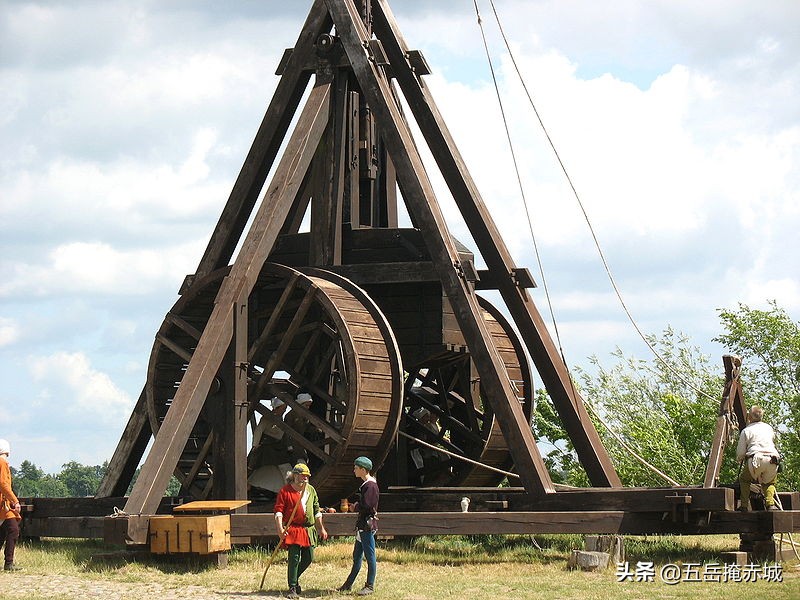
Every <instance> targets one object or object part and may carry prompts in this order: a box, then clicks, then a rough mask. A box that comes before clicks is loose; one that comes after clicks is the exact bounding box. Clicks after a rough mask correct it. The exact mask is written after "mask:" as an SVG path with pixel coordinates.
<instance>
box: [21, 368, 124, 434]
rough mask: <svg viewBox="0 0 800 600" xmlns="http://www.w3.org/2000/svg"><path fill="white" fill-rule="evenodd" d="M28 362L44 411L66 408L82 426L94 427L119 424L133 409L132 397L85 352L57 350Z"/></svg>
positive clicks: (59, 410) (39, 401)
mask: <svg viewBox="0 0 800 600" xmlns="http://www.w3.org/2000/svg"><path fill="white" fill-rule="evenodd" d="M28 362H29V365H30V367H29V369H30V372H31V375H32V376H33V379H34V382H35V383H36V385H37V386H38V387H39V393H38V397H39V400H38V402H37V403H39V404H40V406H41V408H42V410H43V411H45V413H44V414H47V412H49V411H54V410H55V411H58V412H59V413H60V414H61V410H62V409H66V412H67V414H69V415H71V417H72V419H76V418H78V419H80V424H81V425H83V426H86V425H89V426H90V425H91V424H92V423H95V424H97V425H101V424H108V423H116V422H118V421H119V420H120V418H123V417H125V416H126V415H127V414H128V413H129V411H130V410H131V409H132V408H133V401H132V400H131V397H130V396H129V395H128V394H127V393H125V392H124V391H122V390H120V389H119V388H118V387H117V386H116V385H115V384H114V382H113V381H112V379H111V378H110V377H109V376H108V375H107V374H106V373H102V372H100V371H97V370H95V369H94V368H93V367H92V365H91V362H90V360H89V358H88V357H87V356H86V355H85V354H83V353H80V352H56V353H54V354H51V355H48V356H32V357H30V358H29V361H28ZM72 424H73V426H74V425H75V424H77V422H73V423H72ZM64 425H67V424H66V423H64Z"/></svg>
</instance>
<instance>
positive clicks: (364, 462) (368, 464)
mask: <svg viewBox="0 0 800 600" xmlns="http://www.w3.org/2000/svg"><path fill="white" fill-rule="evenodd" d="M353 464H354V465H355V466H357V467H361V468H363V469H366V470H367V471H372V461H371V460H370V459H368V458H367V457H366V456H359V457H358V458H357V459H355V460H354V461H353Z"/></svg>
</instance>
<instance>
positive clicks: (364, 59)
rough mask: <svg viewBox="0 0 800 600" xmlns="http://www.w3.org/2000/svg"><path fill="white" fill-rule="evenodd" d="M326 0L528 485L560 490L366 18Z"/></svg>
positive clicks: (341, 1) (341, 0) (342, 1)
mask: <svg viewBox="0 0 800 600" xmlns="http://www.w3.org/2000/svg"><path fill="white" fill-rule="evenodd" d="M326 4H327V6H328V10H329V11H330V13H331V16H332V18H333V21H334V24H335V26H336V31H337V33H338V34H339V36H340V38H341V40H342V43H343V44H344V47H345V51H346V52H347V56H348V57H349V58H350V62H351V64H352V66H353V70H354V73H355V76H356V79H357V80H358V82H359V85H360V86H361V89H362V92H363V93H364V95H365V97H366V99H367V102H368V104H369V106H370V109H371V111H372V113H373V114H374V115H375V121H376V124H377V126H378V127H379V129H380V134H381V135H382V137H383V139H384V140H385V142H386V147H387V150H388V151H389V154H390V156H391V157H392V160H393V162H394V165H395V168H396V169H397V178H398V181H399V182H400V187H401V191H402V194H403V198H405V200H406V204H407V206H408V209H409V213H412V214H414V215H415V217H416V222H417V223H418V224H419V227H420V229H421V230H422V233H423V236H424V238H425V242H426V245H427V247H428V249H429V250H430V253H431V257H432V260H433V263H434V265H435V267H436V270H437V273H438V274H439V277H440V279H441V282H442V289H443V292H444V293H445V295H447V297H448V298H449V299H450V303H451V304H452V306H453V311H454V313H455V317H456V319H457V320H458V323H459V326H460V328H461V331H462V332H463V334H464V337H465V339H466V340H467V344H468V346H469V348H470V352H471V354H472V356H473V360H474V361H475V364H476V366H477V368H478V372H479V374H480V376H481V383H482V385H483V387H484V390H485V392H486V396H487V398H488V399H489V401H490V402H491V403H492V407H493V408H494V411H495V414H496V415H497V416H498V419H499V420H500V425H501V429H502V431H503V434H504V436H505V438H506V442H507V444H508V446H509V448H510V449H511V453H512V456H513V458H514V461H515V464H516V466H517V470H518V472H519V473H520V476H521V478H522V481H523V484H524V485H525V487H526V489H528V490H529V491H530V492H531V493H536V494H540V495H541V494H545V493H551V492H554V491H555V490H554V488H553V484H552V481H551V480H550V475H549V473H548V472H547V468H546V466H545V464H544V461H543V460H542V457H541V455H540V454H539V450H538V449H537V447H536V440H535V439H534V437H533V433H532V432H531V428H530V425H529V424H528V422H527V420H526V419H525V416H524V414H523V412H522V408H521V407H520V405H519V402H518V400H517V399H516V396H515V395H514V391H513V389H512V388H511V384H510V382H509V381H508V380H507V378H506V377H505V368H504V366H503V363H502V361H501V359H500V357H499V355H498V353H497V351H496V349H495V348H494V343H493V341H492V339H491V336H490V335H489V333H488V331H487V329H486V325H485V323H484V321H483V315H482V313H481V311H480V308H479V306H478V301H477V297H476V296H475V294H474V292H473V291H472V290H471V289H470V287H469V284H468V282H467V281H466V279H465V278H464V274H463V270H462V269H461V263H460V260H459V254H458V251H457V249H456V247H455V245H454V243H453V240H452V238H451V236H450V232H449V231H448V228H447V224H446V222H445V219H444V216H443V215H442V213H441V209H440V207H439V205H438V202H437V201H436V197H435V195H434V192H433V188H432V187H431V184H430V181H429V180H428V178H427V176H426V174H425V168H424V165H423V164H422V160H421V158H420V156H419V154H418V153H417V151H416V148H415V146H414V142H413V138H412V136H411V132H410V131H409V130H408V128H407V127H406V124H405V122H404V121H403V119H402V116H401V115H400V113H399V111H398V108H397V105H396V103H395V101H394V99H393V98H392V94H391V90H390V88H389V84H388V82H387V81H386V80H385V79H383V78H382V77H381V76H380V75H379V73H378V72H377V70H376V69H377V67H376V66H375V65H374V64H373V63H372V62H370V60H369V57H368V56H367V54H366V52H365V49H364V43H365V42H368V41H369V36H368V34H367V32H366V30H365V29H364V26H363V23H361V21H360V19H358V14H357V13H356V11H355V8H354V7H353V6H352V4H351V3H350V2H348V1H347V0H326Z"/></svg>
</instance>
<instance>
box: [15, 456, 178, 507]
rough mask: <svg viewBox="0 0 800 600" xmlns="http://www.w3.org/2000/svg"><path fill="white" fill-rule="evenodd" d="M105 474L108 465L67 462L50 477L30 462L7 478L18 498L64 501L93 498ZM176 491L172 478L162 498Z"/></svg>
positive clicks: (173, 478)
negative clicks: (65, 499) (72, 498)
mask: <svg viewBox="0 0 800 600" xmlns="http://www.w3.org/2000/svg"><path fill="white" fill-rule="evenodd" d="M107 470H108V462H104V463H103V464H102V465H92V466H89V465H82V464H81V463H79V462H75V461H70V462H68V463H66V464H64V465H62V467H61V471H60V472H59V473H57V474H55V475H52V474H49V473H45V472H44V471H43V470H42V469H40V468H39V467H37V466H36V465H35V464H33V463H32V462H30V461H28V460H23V461H22V464H20V466H19V468H18V469H15V468H14V467H11V476H12V479H13V481H12V483H13V486H14V491H15V493H16V494H17V496H19V497H21V498H68V497H81V496H94V495H95V494H96V493H97V489H98V488H99V487H100V483H101V482H102V481H103V477H104V476H105V474H106V471H107ZM140 470H141V469H136V472H135V473H134V474H133V479H132V480H131V484H130V486H128V492H127V493H130V491H131V488H132V487H133V484H134V483H135V482H136V479H137V477H138V476H139V471H140ZM180 489H181V484H180V482H179V481H178V480H177V479H176V478H175V477H174V476H173V477H171V478H170V480H169V484H167V489H166V491H165V493H164V495H165V496H177V495H179V493H180Z"/></svg>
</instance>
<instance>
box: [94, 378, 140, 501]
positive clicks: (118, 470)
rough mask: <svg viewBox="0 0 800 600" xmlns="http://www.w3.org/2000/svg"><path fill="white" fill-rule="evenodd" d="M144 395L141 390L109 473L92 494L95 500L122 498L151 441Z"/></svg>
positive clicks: (107, 472)
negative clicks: (110, 497) (111, 497)
mask: <svg viewBox="0 0 800 600" xmlns="http://www.w3.org/2000/svg"><path fill="white" fill-rule="evenodd" d="M146 400H147V398H146V394H145V391H144V390H142V393H141V394H139V399H138V400H137V401H136V406H135V407H134V408H133V412H131V416H130V418H129V419H128V423H127V424H126V425H125V430H124V431H123V432H122V437H120V439H119V442H118V443H117V447H116V449H115V450H114V454H113V455H112V457H111V461H109V463H108V469H106V474H105V475H104V476H103V480H102V481H101V482H100V486H99V487H98V489H97V493H96V494H95V497H96V498H107V497H109V496H124V495H125V493H126V492H127V491H128V486H129V485H130V484H131V480H132V479H133V474H134V473H135V472H136V467H138V466H139V461H140V460H142V456H143V455H144V451H145V450H146V449H147V444H149V443H150V438H151V437H153V431H152V429H150V419H149V418H148V417H147V405H146Z"/></svg>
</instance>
